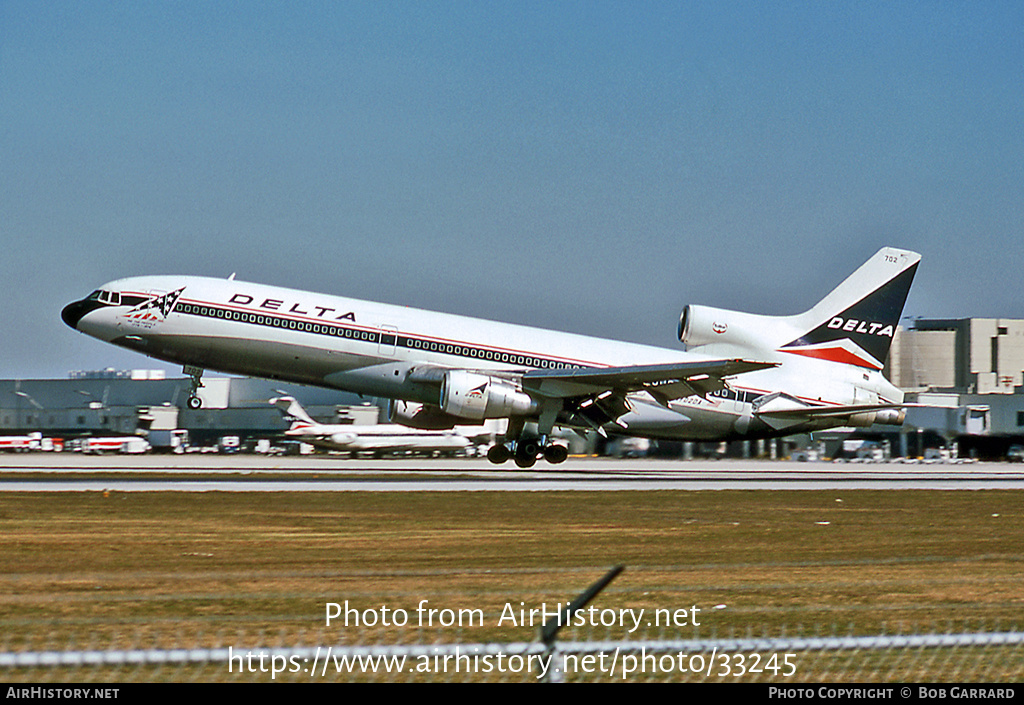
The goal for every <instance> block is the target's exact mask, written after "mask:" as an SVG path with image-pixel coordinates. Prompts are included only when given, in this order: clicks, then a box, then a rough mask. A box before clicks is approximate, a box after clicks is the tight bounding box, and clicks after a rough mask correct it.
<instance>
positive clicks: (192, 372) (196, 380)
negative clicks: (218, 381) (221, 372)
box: [182, 365, 206, 409]
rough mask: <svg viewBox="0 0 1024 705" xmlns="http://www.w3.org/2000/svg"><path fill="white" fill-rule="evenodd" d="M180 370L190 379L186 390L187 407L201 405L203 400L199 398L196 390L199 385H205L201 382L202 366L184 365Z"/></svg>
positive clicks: (195, 407)
mask: <svg viewBox="0 0 1024 705" xmlns="http://www.w3.org/2000/svg"><path fill="white" fill-rule="evenodd" d="M182 371H183V372H184V373H185V374H187V375H188V376H189V377H190V378H191V380H192V382H191V384H190V385H189V390H188V408H190V409H198V408H200V407H201V406H202V405H203V400H202V399H200V398H199V395H198V394H197V392H198V391H199V389H200V388H201V387H204V386H206V385H204V384H203V372H204V370H203V368H202V367H193V366H192V365H185V368H184V369H183V370H182Z"/></svg>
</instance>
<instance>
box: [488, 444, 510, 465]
mask: <svg viewBox="0 0 1024 705" xmlns="http://www.w3.org/2000/svg"><path fill="white" fill-rule="evenodd" d="M511 457H512V452H511V451H510V450H509V449H508V448H507V447H506V446H505V444H504V443H497V444H495V445H493V446H491V447H490V448H488V449H487V459H488V460H490V461H491V462H492V463H494V464H495V465H501V464H502V463H504V462H505V461H507V460H508V459H509V458H511Z"/></svg>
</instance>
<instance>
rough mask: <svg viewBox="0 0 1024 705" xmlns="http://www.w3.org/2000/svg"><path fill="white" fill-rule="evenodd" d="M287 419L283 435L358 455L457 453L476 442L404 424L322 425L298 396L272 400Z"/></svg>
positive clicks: (454, 433) (456, 434)
mask: <svg viewBox="0 0 1024 705" xmlns="http://www.w3.org/2000/svg"><path fill="white" fill-rule="evenodd" d="M270 403H271V404H273V405H274V406H276V407H277V409H278V411H280V412H281V415H282V416H284V417H285V420H289V421H292V424H291V426H290V427H289V429H288V430H287V431H285V432H284V435H285V436H287V437H289V438H293V439H296V440H300V441H302V442H304V443H309V444H310V445H313V446H317V447H318V448H325V449H327V450H340V451H348V452H350V453H359V452H367V451H368V452H374V453H384V452H391V453H393V452H398V451H415V452H424V453H431V452H434V451H438V452H442V453H454V452H456V451H464V450H466V449H467V448H469V447H470V446H471V445H472V444H473V442H472V441H471V440H470V439H469V438H467V437H466V436H464V435H462V433H461V432H460V430H458V429H440V430H424V429H416V428H409V427H408V426H402V425H401V424H373V425H366V424H359V425H356V424H322V423H319V422H317V421H314V420H313V418H312V417H311V416H310V415H309V414H307V413H306V410H305V409H303V408H302V405H301V404H299V402H297V401H296V400H295V397H290V396H281V397H275V398H274V399H271V400H270Z"/></svg>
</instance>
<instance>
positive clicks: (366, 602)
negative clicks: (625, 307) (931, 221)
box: [0, 490, 1024, 670]
mask: <svg viewBox="0 0 1024 705" xmlns="http://www.w3.org/2000/svg"><path fill="white" fill-rule="evenodd" d="M1022 500H1024V495H1022V494H1021V493H1020V492H1015V491H998V490H988V491H975V492H942V491H906V492H892V491H864V490H852V491H799V492H798V491H780V492H768V491H756V492H755V491H715V492H669V491H666V492H593V493H592V492H456V493H447V492H429V493H370V492H366V493H364V492H337V493H221V492H207V493H175V492H154V493H148V492H139V493H117V492H111V493H109V494H104V493H100V492H85V493H2V494H0V566H2V568H3V575H2V576H0V628H2V632H3V640H4V642H3V644H2V645H0V651H23V650H38V649H46V648H62V649H63V648H68V649H83V648H126V647H128V648H152V647H170V646H226V645H228V644H233V645H235V646H236V647H238V646H243V645H244V646H255V645H259V644H277V643H281V644H314V645H315V644H319V643H325V644H326V643H339V642H346V643H371V642H374V641H382V642H391V641H401V642H406V643H408V642H412V641H416V640H418V639H420V638H421V637H422V638H426V639H428V640H435V639H436V640H442V641H452V640H462V641H473V642H476V641H529V640H532V639H534V638H535V637H536V628H535V627H526V626H520V627H513V626H510V625H508V624H504V625H500V626H499V625H498V624H497V621H498V618H499V616H500V615H501V613H502V610H503V609H504V608H505V605H506V604H509V603H510V604H511V605H513V606H514V607H515V608H517V609H518V607H519V603H520V602H523V603H525V607H526V608H527V609H528V608H530V607H537V606H539V605H540V604H541V603H547V604H548V605H553V604H554V603H556V602H565V601H567V600H569V599H571V598H572V597H574V596H575V595H576V594H577V593H578V592H580V591H582V590H583V589H584V588H585V587H586V586H588V585H589V584H590V583H592V582H593V581H595V580H596V579H597V578H598V577H600V576H601V575H602V574H603V572H604V571H605V570H607V569H608V568H609V567H611V566H613V565H616V564H625V565H626V566H627V567H626V570H625V572H624V573H623V574H622V575H621V576H619V578H618V579H617V580H616V581H615V582H614V583H612V585H611V586H610V587H609V588H608V589H607V590H606V591H605V592H604V593H603V594H602V595H600V596H599V597H598V598H597V600H596V601H595V603H594V605H595V606H597V607H600V608H602V609H604V608H614V609H620V608H622V609H630V608H631V609H634V610H636V609H639V608H644V609H645V610H649V611H648V612H647V613H646V614H648V615H649V614H652V612H650V610H654V609H671V610H675V609H680V608H690V607H692V606H694V605H696V606H698V607H700V609H701V612H700V613H699V615H700V616H699V621H700V622H701V624H700V626H699V627H698V628H694V627H689V626H688V627H685V628H683V629H670V630H668V631H667V632H666V635H668V636H676V635H680V636H685V637H690V636H700V637H711V636H715V635H717V636H722V637H727V636H730V635H746V634H748V633H752V634H755V635H761V634H765V633H767V634H771V635H777V634H779V633H781V631H782V630H784V629H785V630H786V633H787V634H793V633H794V632H795V631H797V630H798V629H802V630H804V631H805V633H815V632H824V633H829V632H831V631H832V630H833V629H835V630H838V631H839V632H841V633H844V634H845V633H848V632H850V631H853V632H854V633H857V634H874V633H878V632H879V631H881V630H885V631H887V632H896V631H902V632H918V631H931V630H933V629H940V630H942V631H945V630H946V629H947V627H948V625H951V624H952V625H967V628H981V629H993V628H999V629H1007V628H1010V627H1011V625H1012V624H1013V623H1014V622H1016V627H1017V628H1021V626H1022V625H1021V624H1020V616H1021V614H1024V587H1022V585H1021V576H1022V575H1024V521H1022V519H1024V516H1022V515H1024V501H1022ZM424 599H426V600H429V602H428V606H430V607H434V608H436V609H442V608H448V609H452V610H458V609H474V610H476V609H479V610H481V611H482V613H483V614H484V615H485V619H484V625H483V626H476V625H473V626H467V627H463V628H462V629H457V628H454V627H452V628H429V629H425V630H422V633H421V634H419V635H416V634H411V633H410V630H409V629H408V628H406V629H399V628H396V627H381V626H376V627H370V628H362V627H361V628H355V627H350V628H344V627H339V626H338V625H337V624H335V625H332V626H331V627H327V626H326V625H325V623H324V613H325V606H326V604H327V603H328V602H338V603H343V602H344V601H345V600H348V601H349V603H350V605H351V606H354V607H356V608H358V609H359V610H373V611H378V612H379V610H380V608H381V607H382V606H386V607H387V608H388V609H389V610H396V609H404V610H406V611H407V612H408V613H409V614H410V616H411V618H412V620H413V621H415V619H416V613H415V610H416V607H417V605H418V604H419V603H420V601H421V600H424ZM719 605H725V608H723V609H715V607H716V606H719ZM956 628H957V629H958V628H960V627H959V626H957V627H956ZM642 631H643V630H642ZM660 633H661V632H660V631H658V630H655V629H651V630H646V631H643V633H638V634H636V635H635V636H637V637H639V638H655V637H657V636H658V635H659V634H660ZM588 635H590V634H588V630H585V629H581V630H574V631H573V632H572V633H570V634H567V637H568V638H573V637H574V636H575V637H579V638H585V637H587V636H588ZM592 635H596V636H598V637H600V638H604V637H605V636H609V637H612V638H624V637H625V636H626V634H625V633H624V630H623V629H611V630H605V629H603V628H599V629H597V630H596V631H593V632H592ZM1022 670H1024V666H1022Z"/></svg>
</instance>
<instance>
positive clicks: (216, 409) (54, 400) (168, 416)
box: [0, 370, 380, 445]
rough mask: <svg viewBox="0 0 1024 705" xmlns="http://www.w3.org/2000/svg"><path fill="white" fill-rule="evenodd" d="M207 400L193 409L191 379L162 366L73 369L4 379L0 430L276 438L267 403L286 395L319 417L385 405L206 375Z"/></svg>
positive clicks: (344, 417)
mask: <svg viewBox="0 0 1024 705" xmlns="http://www.w3.org/2000/svg"><path fill="white" fill-rule="evenodd" d="M203 384H204V385H205V386H204V387H203V388H202V389H200V390H199V396H200V398H201V399H202V400H203V405H202V407H201V408H199V409H190V408H188V405H187V404H186V403H185V402H186V400H187V399H188V394H189V385H190V380H189V379H188V378H186V377H182V378H175V379H165V376H164V374H163V372H162V371H153V370H130V371H115V370H103V371H99V372H72V373H71V374H70V375H69V377H68V379H50V380H0V434H21V433H33V432H41V433H43V435H45V436H57V437H61V438H64V439H70V438H75V437H80V436H93V435H100V436H128V435H134V434H137V433H139V432H142V431H146V430H149V429H175V428H178V429H185V430H187V431H188V437H189V440H190V442H191V443H193V444H197V445H213V444H215V443H216V442H217V440H218V439H219V438H222V437H224V436H239V437H241V438H243V439H255V438H275V437H279V436H280V435H281V434H282V433H283V432H284V431H285V430H286V429H287V428H288V424H287V423H286V422H285V420H284V418H283V417H282V416H281V413H280V412H279V411H278V410H277V409H276V408H275V407H273V406H271V404H270V403H269V400H270V399H272V398H274V397H277V396H281V395H282V394H287V395H290V396H293V397H295V398H296V399H298V400H299V401H300V402H301V403H302V404H303V406H304V407H305V408H306V411H307V412H308V413H310V415H312V416H313V417H314V418H315V419H317V420H319V421H324V422H329V423H344V422H345V421H352V422H358V423H376V422H377V421H378V420H379V414H380V410H379V408H378V407H377V406H376V405H374V404H373V403H372V402H373V401H375V400H368V399H361V398H360V397H359V396H357V395H355V394H349V393H347V392H341V391H337V390H330V389H321V388H318V387H306V386H302V385H296V384H282V383H281V382H272V381H269V380H260V379H247V378H237V377H211V376H207V377H204V378H203Z"/></svg>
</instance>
